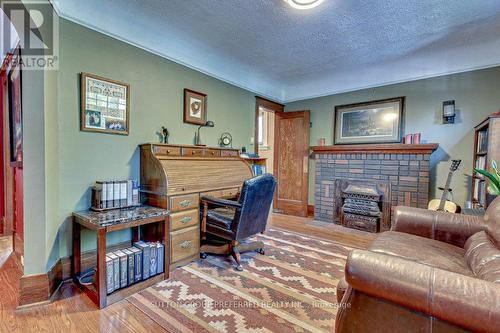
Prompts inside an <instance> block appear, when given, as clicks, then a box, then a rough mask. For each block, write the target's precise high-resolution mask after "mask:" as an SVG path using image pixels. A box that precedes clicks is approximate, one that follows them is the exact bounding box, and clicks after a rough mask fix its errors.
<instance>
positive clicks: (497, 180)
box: [474, 169, 500, 189]
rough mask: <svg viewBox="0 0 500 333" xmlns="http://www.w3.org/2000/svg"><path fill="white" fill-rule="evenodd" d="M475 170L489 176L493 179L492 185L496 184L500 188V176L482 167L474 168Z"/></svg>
mask: <svg viewBox="0 0 500 333" xmlns="http://www.w3.org/2000/svg"><path fill="white" fill-rule="evenodd" d="M474 171H475V172H477V173H479V174H481V175H483V176H485V177H487V178H488V179H489V180H490V181H491V184H492V185H494V186H495V187H496V188H497V189H500V178H499V177H498V175H492V174H491V173H489V172H488V171H486V170H482V169H474Z"/></svg>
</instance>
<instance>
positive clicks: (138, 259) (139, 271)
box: [129, 247, 142, 282]
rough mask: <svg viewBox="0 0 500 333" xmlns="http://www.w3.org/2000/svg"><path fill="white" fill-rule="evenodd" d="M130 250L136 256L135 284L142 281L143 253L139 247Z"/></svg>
mask: <svg viewBox="0 0 500 333" xmlns="http://www.w3.org/2000/svg"><path fill="white" fill-rule="evenodd" d="M129 250H130V251H131V252H132V253H133V254H134V282H138V281H141V280H142V251H141V250H140V249H138V248H137V247H130V248H129Z"/></svg>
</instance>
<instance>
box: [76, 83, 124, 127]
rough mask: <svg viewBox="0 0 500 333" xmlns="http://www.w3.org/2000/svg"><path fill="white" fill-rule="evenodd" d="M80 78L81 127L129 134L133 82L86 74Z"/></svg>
mask: <svg viewBox="0 0 500 333" xmlns="http://www.w3.org/2000/svg"><path fill="white" fill-rule="evenodd" d="M80 79H81V82H80V84H81V87H80V95H81V97H80V98H81V110H80V129H81V130H82V131H87V132H101V133H109V134H121V135H128V133H129V115H130V85H129V84H127V83H123V82H119V81H115V80H111V79H106V78H103V77H100V76H97V75H91V74H87V73H81V77H80Z"/></svg>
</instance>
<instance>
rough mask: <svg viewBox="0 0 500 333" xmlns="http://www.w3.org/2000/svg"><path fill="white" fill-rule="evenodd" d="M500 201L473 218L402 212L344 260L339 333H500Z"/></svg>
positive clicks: (406, 209) (410, 210)
mask: <svg viewBox="0 0 500 333" xmlns="http://www.w3.org/2000/svg"><path fill="white" fill-rule="evenodd" d="M499 249H500V197H498V198H496V200H495V201H494V202H493V203H492V204H491V205H490V206H489V208H488V210H487V211H486V215H485V216H484V218H483V217H473V216H466V215H460V214H450V213H442V212H433V211H428V210H424V209H417V208H409V207H397V208H396V209H395V216H394V220H393V226H392V228H391V231H387V232H384V233H382V234H380V235H379V236H378V237H377V238H376V239H375V241H374V242H373V243H372V244H371V245H370V247H369V248H368V250H366V251H365V250H354V251H352V252H351V253H350V254H349V256H348V259H347V263H346V272H345V281H342V282H341V283H339V286H338V289H337V297H338V298H339V300H341V306H340V308H339V311H338V313H337V321H336V332H338V333H342V332H357V333H362V332H370V333H376V332H384V333H386V332H433V333H438V332H439V333H441V332H470V331H473V332H500V250H499Z"/></svg>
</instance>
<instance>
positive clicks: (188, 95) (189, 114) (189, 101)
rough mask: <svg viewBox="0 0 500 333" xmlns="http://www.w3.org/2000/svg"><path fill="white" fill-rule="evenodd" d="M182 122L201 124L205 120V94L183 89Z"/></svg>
mask: <svg viewBox="0 0 500 333" xmlns="http://www.w3.org/2000/svg"><path fill="white" fill-rule="evenodd" d="M184 122H185V123H188V124H195V125H203V124H205V123H206V122H207V95H206V94H204V93H201V92H197V91H194V90H190V89H187V88H186V89H184Z"/></svg>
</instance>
